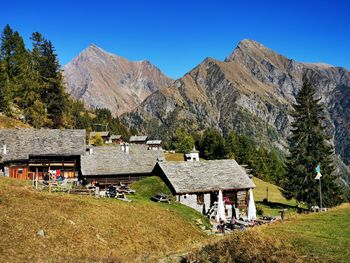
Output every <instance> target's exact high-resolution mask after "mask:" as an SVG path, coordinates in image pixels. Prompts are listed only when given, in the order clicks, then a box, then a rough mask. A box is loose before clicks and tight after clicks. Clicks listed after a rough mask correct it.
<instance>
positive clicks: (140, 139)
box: [129, 136, 148, 144]
mask: <svg viewBox="0 0 350 263" xmlns="http://www.w3.org/2000/svg"><path fill="white" fill-rule="evenodd" d="M147 138H148V137H147V136H131V137H130V139H129V142H130V143H131V144H146V141H147Z"/></svg>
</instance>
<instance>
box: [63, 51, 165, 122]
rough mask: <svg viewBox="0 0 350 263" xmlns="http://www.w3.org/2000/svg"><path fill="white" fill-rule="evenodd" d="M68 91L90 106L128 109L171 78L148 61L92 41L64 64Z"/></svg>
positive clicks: (119, 111)
mask: <svg viewBox="0 0 350 263" xmlns="http://www.w3.org/2000/svg"><path fill="white" fill-rule="evenodd" d="M63 70H64V72H63V75H64V79H65V83H66V87H67V89H68V92H69V93H70V94H71V95H72V96H73V97H74V98H76V99H80V100H83V101H84V103H85V105H86V106H87V107H89V108H90V109H91V108H108V109H110V110H111V112H112V113H113V115H114V116H118V115H120V114H122V113H125V112H128V111H130V110H132V109H133V108H135V107H136V106H137V105H139V104H140V103H141V102H142V101H143V100H144V99H145V98H146V97H147V96H148V95H150V94H151V93H152V92H154V91H156V90H158V89H159V88H162V87H167V86H169V85H170V84H171V82H172V80H171V79H170V78H168V77H167V76H165V75H164V74H163V73H162V72H161V71H160V70H159V69H158V68H156V67H155V66H153V65H152V64H151V63H150V62H148V61H137V62H131V61H128V60H127V59H125V58H123V57H120V56H117V55H114V54H111V53H108V52H106V51H104V50H102V49H101V48H99V47H97V46H95V45H90V46H89V47H88V48H87V49H85V50H83V51H82V52H81V53H80V54H79V55H78V56H77V57H75V58H74V59H73V60H72V61H71V62H69V63H68V64H67V65H65V66H64V68H63Z"/></svg>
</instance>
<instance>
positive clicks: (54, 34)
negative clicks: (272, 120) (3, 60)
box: [0, 0, 350, 78]
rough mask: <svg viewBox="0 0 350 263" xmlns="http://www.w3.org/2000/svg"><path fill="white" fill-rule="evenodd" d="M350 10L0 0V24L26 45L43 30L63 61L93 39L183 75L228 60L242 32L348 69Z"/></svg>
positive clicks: (328, 5)
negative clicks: (213, 61) (205, 64)
mask: <svg viewBox="0 0 350 263" xmlns="http://www.w3.org/2000/svg"><path fill="white" fill-rule="evenodd" d="M349 11H350V4H349V3H347V1H335V0H333V1H322V0H318V1H313V0H310V1H306V0H305V1H299V0H296V1H283V0H280V1H248V0H246V1H243V0H242V1H235V0H232V1H220V0H218V1H205V0H202V1H200V0H197V1H194V0H193V1H190V0H188V1H183V0H164V1H155V0H154V1H104V0H100V1H89V0H86V1H78V0H77V1H73V0H71V1H65V0H61V1H56V2H53V1H16V0H11V1H6V2H5V1H2V2H1V3H0V28H1V30H2V29H3V27H4V26H5V25H6V24H10V26H11V27H12V28H13V29H14V30H17V31H19V32H20V34H21V35H22V36H23V37H24V39H25V41H26V43H28V46H29V44H30V40H29V37H30V35H31V33H32V32H34V31H39V32H41V33H42V34H43V35H44V36H45V37H46V38H47V39H49V40H51V41H52V42H53V44H54V46H55V47H56V50H57V53H58V56H59V59H60V63H61V64H62V65H64V64H66V63H67V62H69V61H70V60H71V59H72V58H73V57H74V56H76V55H77V54H78V53H79V52H80V51H82V50H83V49H84V48H86V47H87V46H88V45H89V44H91V43H94V44H96V45H97V46H99V47H101V48H103V49H105V50H107V51H109V52H113V53H116V54H118V55H120V56H124V57H126V58H128V59H130V60H144V59H147V60H149V61H151V62H152V63H153V64H154V65H156V66H158V67H159V68H160V69H161V70H162V71H163V72H164V73H165V74H167V75H168V76H170V77H172V78H179V77H181V76H182V75H183V74H185V73H186V72H187V71H189V70H190V69H192V68H193V67H195V66H196V65H197V64H199V63H200V62H201V61H202V60H203V59H204V58H205V57H213V58H216V59H219V60H223V59H224V58H225V57H226V56H228V55H229V54H230V53H231V52H232V51H233V49H234V48H235V46H236V45H237V44H238V42H239V41H240V40H242V39H245V38H250V39H254V40H256V41H258V42H260V43H262V44H264V45H265V46H267V47H270V48H272V49H274V50H276V51H277V52H279V53H281V54H283V55H286V56H287V57H289V58H293V59H295V60H297V61H304V62H326V63H329V64H332V65H336V66H342V67H345V68H348V69H350V50H349V47H350V18H349V17H350V12H349Z"/></svg>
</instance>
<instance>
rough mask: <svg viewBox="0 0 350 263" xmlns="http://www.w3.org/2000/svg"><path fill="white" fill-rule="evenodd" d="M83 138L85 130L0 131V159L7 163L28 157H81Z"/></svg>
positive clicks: (83, 145)
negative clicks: (4, 150)
mask: <svg viewBox="0 0 350 263" xmlns="http://www.w3.org/2000/svg"><path fill="white" fill-rule="evenodd" d="M85 138H86V132H85V130H58V129H0V159H2V162H8V161H16V160H27V159H28V158H29V156H30V155H33V156H45V155H51V156H69V155H81V154H84V152H85V145H86V142H85V140H86V139H85ZM4 145H6V149H7V153H6V154H4V152H3V148H4ZM1 157H2V158H1Z"/></svg>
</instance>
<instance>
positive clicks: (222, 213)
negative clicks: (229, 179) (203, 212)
mask: <svg viewBox="0 0 350 263" xmlns="http://www.w3.org/2000/svg"><path fill="white" fill-rule="evenodd" d="M220 218H221V219H222V220H224V221H226V216H225V204H224V198H223V196H222V191H221V190H220V191H219V195H218V210H217V214H216V220H217V221H218V222H219V220H220Z"/></svg>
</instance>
